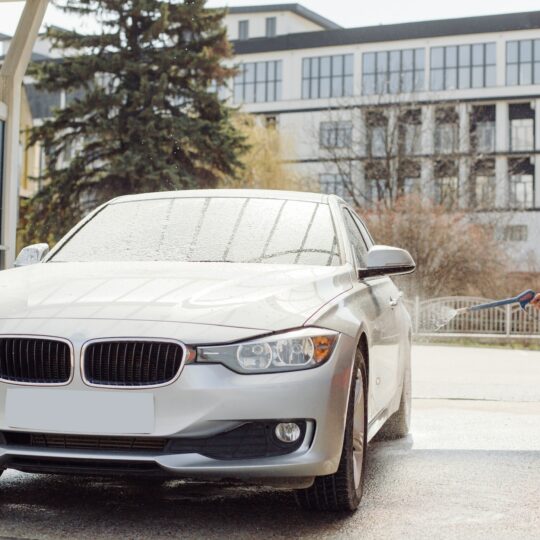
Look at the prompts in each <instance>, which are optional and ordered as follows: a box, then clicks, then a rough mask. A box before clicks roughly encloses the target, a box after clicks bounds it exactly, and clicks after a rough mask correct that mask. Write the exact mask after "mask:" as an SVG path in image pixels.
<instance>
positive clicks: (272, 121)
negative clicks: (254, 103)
mask: <svg viewBox="0 0 540 540" xmlns="http://www.w3.org/2000/svg"><path fill="white" fill-rule="evenodd" d="M278 124H279V117H278V116H276V115H275V114H267V115H265V116H264V125H265V127H267V128H270V129H275V128H277V126H278Z"/></svg>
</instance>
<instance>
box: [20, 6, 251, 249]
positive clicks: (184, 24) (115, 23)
mask: <svg viewBox="0 0 540 540" xmlns="http://www.w3.org/2000/svg"><path fill="white" fill-rule="evenodd" d="M205 4H206V0H184V1H162V0H129V1H127V2H126V1H124V0H58V1H57V5H59V7H61V8H62V9H63V10H64V11H66V12H68V13H71V14H76V15H79V16H85V15H93V16H95V17H97V19H98V22H99V23H100V24H101V28H102V31H101V33H99V34H98V35H92V34H90V33H83V32H79V31H65V30H61V29H58V28H55V27H52V28H49V29H48V31H47V33H48V36H49V37H50V38H51V40H52V42H53V44H54V46H55V47H56V48H58V49H60V50H63V51H65V55H64V57H63V59H62V60H61V61H48V62H46V63H42V64H40V65H37V66H36V67H35V75H34V76H35V77H36V80H37V88H38V89H41V90H43V91H48V92H54V91H59V90H64V91H66V92H67V95H68V98H69V99H68V100H67V104H66V106H65V108H62V109H60V110H56V111H55V113H54V116H53V117H52V118H51V119H49V120H47V121H45V122H44V123H43V124H42V125H41V126H39V127H35V128H33V130H32V133H31V137H30V145H33V144H35V143H37V142H39V143H40V144H41V145H42V146H43V147H44V150H45V154H46V156H47V159H46V162H47V166H46V170H45V172H44V178H43V180H44V182H45V187H44V188H43V189H42V190H41V191H40V192H39V193H38V194H37V195H36V196H35V197H34V198H33V199H31V200H30V201H29V203H28V205H27V208H26V209H25V210H26V211H25V212H24V214H25V216H24V223H25V230H24V233H25V234H24V236H25V240H26V241H33V240H38V239H39V240H41V241H46V240H48V241H51V242H54V241H55V240H57V239H58V238H59V237H60V236H61V235H62V234H64V233H65V232H66V231H67V230H68V229H69V228H70V227H71V226H72V225H73V224H74V223H75V222H76V221H77V220H79V219H80V218H81V217H82V216H83V215H84V214H85V213H86V212H87V211H88V210H89V209H90V208H93V207H95V206H97V205H99V204H101V203H102V202H104V201H107V200H109V199H111V198H112V197H115V196H118V195H123V194H128V193H141V192H148V191H160V190H176V189H187V188H199V187H213V186H215V185H216V184H217V182H218V181H219V180H220V179H222V178H223V177H227V176H231V175H234V173H235V171H236V170H237V168H238V167H240V166H241V165H240V161H239V157H240V156H241V154H242V153H243V152H244V151H245V149H246V147H245V141H244V138H243V137H242V135H241V134H240V133H239V132H238V131H237V130H236V129H235V127H234V124H233V123H232V122H231V114H232V110H231V109H230V108H229V107H227V105H226V104H225V103H224V101H223V100H221V99H220V98H219V97H218V95H217V92H215V91H212V88H216V87H217V88H219V87H220V86H222V85H224V84H226V81H227V79H229V78H230V77H231V76H232V75H233V70H232V69H231V68H227V67H225V66H224V64H223V61H224V60H225V59H227V58H230V57H231V50H230V47H229V43H228V41H227V37H226V31H225V28H224V26H223V16H224V14H225V12H224V11H223V10H219V9H208V8H206V7H205ZM73 149H75V151H73ZM68 153H71V154H74V155H73V157H72V158H71V159H69V160H66V159H63V157H64V156H66V155H67V154H68Z"/></svg>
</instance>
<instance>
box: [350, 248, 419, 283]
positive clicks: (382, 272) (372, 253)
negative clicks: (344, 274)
mask: <svg viewBox="0 0 540 540" xmlns="http://www.w3.org/2000/svg"><path fill="white" fill-rule="evenodd" d="M415 269H416V264H415V262H414V260H413V258H412V257H411V255H410V253H409V252H408V251H406V250H405V249H400V248H396V247H390V246H373V247H372V248H371V249H370V250H369V252H368V255H367V265H366V268H361V269H360V270H359V271H358V278H359V279H365V278H368V277H376V276H390V275H394V276H395V275H399V274H410V273H411V272H414V270H415Z"/></svg>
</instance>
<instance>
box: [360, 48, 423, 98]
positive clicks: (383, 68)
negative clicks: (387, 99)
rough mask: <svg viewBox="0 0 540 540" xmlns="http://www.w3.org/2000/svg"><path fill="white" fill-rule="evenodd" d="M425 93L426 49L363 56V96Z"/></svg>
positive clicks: (365, 54)
mask: <svg viewBox="0 0 540 540" xmlns="http://www.w3.org/2000/svg"><path fill="white" fill-rule="evenodd" d="M421 90H424V49H403V50H399V51H380V52H370V53H364V54H363V55H362V93H363V94H365V95H370V94H399V93H407V92H419V91H421Z"/></svg>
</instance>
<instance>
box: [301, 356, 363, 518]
mask: <svg viewBox="0 0 540 540" xmlns="http://www.w3.org/2000/svg"><path fill="white" fill-rule="evenodd" d="M366 455H367V377H366V366H365V362H364V357H363V355H362V352H361V351H360V349H358V350H357V351H356V355H355V363H354V369H353V377H352V378H351V389H350V392H349V403H348V406H347V420H346V424H345V434H344V437H343V449H342V451H341V459H340V462H339V467H338V470H337V471H336V472H335V473H334V474H330V475H328V476H318V477H317V478H315V482H314V483H313V485H312V486H311V487H309V488H307V489H299V490H297V491H296V492H295V496H296V502H297V503H298V505H299V506H300V507H301V508H305V509H308V510H333V511H340V510H341V511H348V512H352V511H354V510H356V509H357V508H358V505H359V504H360V500H361V499H362V493H363V489H364V476H365V469H366Z"/></svg>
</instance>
